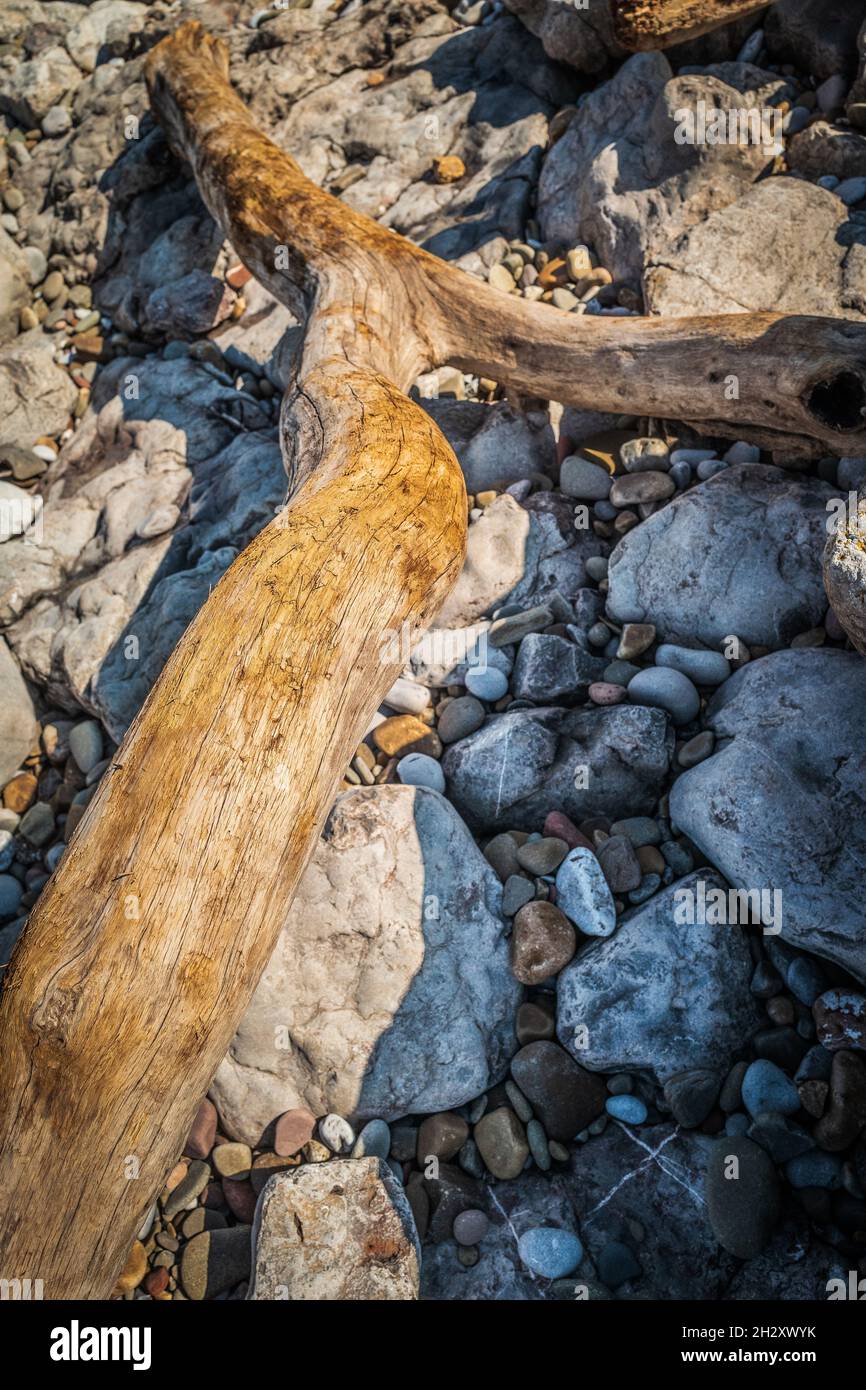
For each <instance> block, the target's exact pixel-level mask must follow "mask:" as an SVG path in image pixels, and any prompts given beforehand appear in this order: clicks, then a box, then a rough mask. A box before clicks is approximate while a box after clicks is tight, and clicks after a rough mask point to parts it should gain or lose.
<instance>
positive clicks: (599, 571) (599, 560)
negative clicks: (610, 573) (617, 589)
mask: <svg viewBox="0 0 866 1390" xmlns="http://www.w3.org/2000/svg"><path fill="white" fill-rule="evenodd" d="M608 563H609V562H608V558H607V556H606V555H590V556H589V558H588V559H587V561H586V572H587V574H588V575H589V577H590V579H594V580H595V582H596V583H597V584H598V583H599V582H600V581H601V580H602V579H606V578H607V570H608Z"/></svg>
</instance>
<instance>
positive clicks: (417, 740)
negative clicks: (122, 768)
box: [85, 714, 442, 770]
mask: <svg viewBox="0 0 866 1390" xmlns="http://www.w3.org/2000/svg"><path fill="white" fill-rule="evenodd" d="M373 742H374V744H375V745H376V747H377V748H378V749H379V751H380V752H381V753H384V754H385V757H386V758H399V757H405V756H406V755H408V754H409V753H423V754H424V755H425V756H427V757H430V758H440V757H441V756H442V742H441V740H440V738H439V735H438V734H437V733H436V732H435V731H434V730H433V729H431V728H430V725H429V724H425V723H424V721H423V719H419V718H418V716H417V714H395V715H392V716H391V718H390V719H383V720H382V722H381V724H377V725H376V727H375V729H374V730H373ZM85 770H86V769H85Z"/></svg>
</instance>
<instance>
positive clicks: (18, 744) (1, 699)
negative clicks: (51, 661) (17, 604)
mask: <svg viewBox="0 0 866 1390" xmlns="http://www.w3.org/2000/svg"><path fill="white" fill-rule="evenodd" d="M38 732H39V726H38V724H37V723H36V711H35V710H34V708H33V701H32V699H31V698H30V692H29V691H28V689H27V687H26V685H25V684H24V681H23V680H22V678H21V672H20V671H19V669H18V666H17V664H16V662H15V658H14V657H13V656H12V653H11V652H10V651H9V648H8V647H7V645H6V642H5V640H4V639H3V638H2V637H0V787H4V786H5V785H6V783H7V782H8V781H9V779H10V777H11V776H12V775H13V773H15V772H16V771H17V770H18V768H19V767H20V766H21V763H22V762H23V761H24V759H25V758H26V757H27V754H28V753H29V752H30V749H31V748H32V746H33V743H34V741H35V739H36V737H37V734H38Z"/></svg>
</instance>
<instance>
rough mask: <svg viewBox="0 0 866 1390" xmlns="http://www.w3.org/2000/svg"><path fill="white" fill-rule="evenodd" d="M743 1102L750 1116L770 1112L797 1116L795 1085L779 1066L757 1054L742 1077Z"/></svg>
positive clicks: (797, 1102)
mask: <svg viewBox="0 0 866 1390" xmlns="http://www.w3.org/2000/svg"><path fill="white" fill-rule="evenodd" d="M743 1104H744V1105H745V1107H746V1109H747V1110H748V1112H749V1114H750V1115H752V1116H756V1115H764V1114H766V1113H767V1112H768V1111H772V1112H774V1113H775V1114H778V1115H796V1113H797V1111H798V1110H799V1109H800V1095H799V1092H798V1090H797V1087H796V1086H795V1085H794V1083H793V1081H792V1080H791V1078H790V1077H789V1076H786V1075H785V1073H784V1072H783V1071H782V1068H781V1067H778V1066H776V1063H775V1062H770V1061H769V1060H768V1059H767V1058H765V1057H760V1058H759V1059H758V1060H757V1061H756V1062H752V1063H751V1065H750V1066H749V1068H748V1070H747V1072H746V1074H745V1076H744V1077H743Z"/></svg>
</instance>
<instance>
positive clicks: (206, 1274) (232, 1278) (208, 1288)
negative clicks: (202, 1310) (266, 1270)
mask: <svg viewBox="0 0 866 1390" xmlns="http://www.w3.org/2000/svg"><path fill="white" fill-rule="evenodd" d="M250 1264H251V1242H250V1228H249V1226H229V1227H227V1228H225V1229H224V1230H214V1231H202V1232H201V1234H200V1235H197V1236H193V1238H192V1240H191V1241H189V1242H188V1244H187V1245H185V1246H184V1248H183V1254H182V1255H181V1262H180V1281H181V1285H182V1287H183V1291H184V1293H185V1294H186V1296H187V1298H191V1299H194V1300H195V1301H196V1302H199V1301H201V1300H202V1299H206V1298H207V1299H211V1298H216V1297H217V1295H218V1294H222V1293H228V1291H229V1290H230V1289H233V1288H234V1287H235V1285H236V1284H239V1283H240V1282H241V1281H242V1280H243V1279H246V1278H248V1277H249V1273H250Z"/></svg>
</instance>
